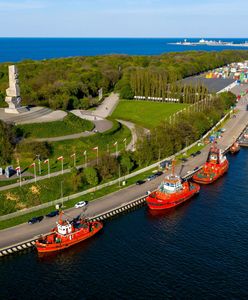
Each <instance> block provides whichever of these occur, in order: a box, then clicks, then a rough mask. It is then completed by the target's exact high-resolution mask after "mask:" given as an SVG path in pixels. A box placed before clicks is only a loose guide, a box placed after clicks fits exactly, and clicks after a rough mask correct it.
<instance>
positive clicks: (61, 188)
mask: <svg viewBox="0 0 248 300" xmlns="http://www.w3.org/2000/svg"><path fill="white" fill-rule="evenodd" d="M63 183H64V181H63V180H62V181H60V195H61V200H62V208H63V207H64V195H63Z"/></svg>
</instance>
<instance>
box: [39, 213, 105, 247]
mask: <svg viewBox="0 0 248 300" xmlns="http://www.w3.org/2000/svg"><path fill="white" fill-rule="evenodd" d="M62 214H63V212H61V213H60V216H59V221H58V222H57V226H56V227H55V228H54V229H52V231H51V233H50V234H49V235H47V236H44V237H41V238H40V239H39V240H38V241H37V242H36V243H35V246H36V248H37V250H38V252H39V253H46V252H54V251H59V250H62V249H65V248H68V247H71V246H73V245H75V244H77V243H79V242H81V241H83V240H86V239H88V238H90V237H92V236H93V235H95V234H96V233H97V232H98V231H100V230H101V229H102V228H103V224H102V223H101V222H98V221H95V222H86V221H85V220H83V219H81V218H76V219H73V220H72V221H68V220H62Z"/></svg>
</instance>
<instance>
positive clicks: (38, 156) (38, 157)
mask: <svg viewBox="0 0 248 300" xmlns="http://www.w3.org/2000/svg"><path fill="white" fill-rule="evenodd" d="M36 157H37V159H38V166H39V175H41V168H40V154H37V155H36Z"/></svg>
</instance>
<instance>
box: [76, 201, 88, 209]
mask: <svg viewBox="0 0 248 300" xmlns="http://www.w3.org/2000/svg"><path fill="white" fill-rule="evenodd" d="M86 205H87V202H86V201H80V202H78V203H76V204H75V207H76V208H80V207H84V206H86Z"/></svg>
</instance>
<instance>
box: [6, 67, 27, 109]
mask: <svg viewBox="0 0 248 300" xmlns="http://www.w3.org/2000/svg"><path fill="white" fill-rule="evenodd" d="M5 102H7V103H8V105H9V107H8V108H5V113H8V114H19V113H22V112H26V111H27V109H26V107H21V95H20V87H19V80H18V71H17V67H16V66H15V65H12V66H9V88H8V89H7V90H6V97H5Z"/></svg>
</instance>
